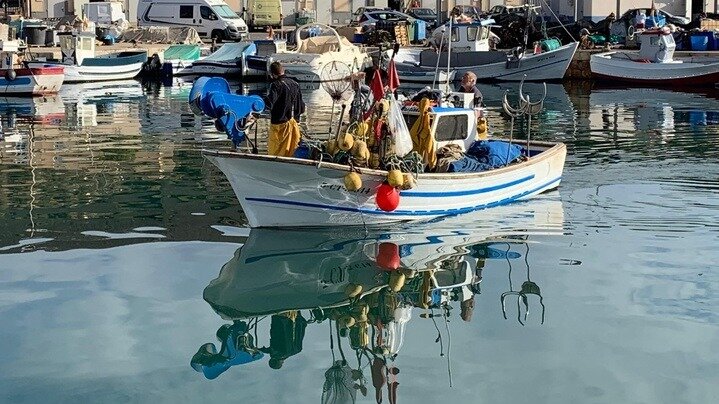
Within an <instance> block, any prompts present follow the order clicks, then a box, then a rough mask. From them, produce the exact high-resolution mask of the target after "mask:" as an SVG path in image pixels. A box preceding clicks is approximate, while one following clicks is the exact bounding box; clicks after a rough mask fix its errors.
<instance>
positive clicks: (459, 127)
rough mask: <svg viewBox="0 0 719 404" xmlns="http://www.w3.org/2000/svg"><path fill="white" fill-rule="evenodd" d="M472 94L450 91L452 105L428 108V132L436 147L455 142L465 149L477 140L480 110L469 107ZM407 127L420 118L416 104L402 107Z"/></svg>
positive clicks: (410, 126)
mask: <svg viewBox="0 0 719 404" xmlns="http://www.w3.org/2000/svg"><path fill="white" fill-rule="evenodd" d="M473 97H474V94H468V93H450V96H449V98H450V100H451V101H452V102H453V104H454V105H457V106H459V107H454V106H444V105H442V106H433V107H432V108H430V133H431V134H432V138H434V141H435V146H436V149H439V148H441V147H443V146H446V145H448V144H456V145H459V146H461V147H462V149H463V150H467V149H468V148H469V146H470V145H471V144H472V143H474V142H475V141H476V140H477V136H478V135H477V119H478V118H481V117H482V115H483V114H482V113H481V110H479V109H475V108H472V107H470V106H471V104H472V102H473ZM402 114H403V115H404V119H405V122H407V127H408V128H410V129H411V128H412V125H414V123H415V121H417V119H419V118H420V112H419V107H418V105H409V106H404V107H403V108H402Z"/></svg>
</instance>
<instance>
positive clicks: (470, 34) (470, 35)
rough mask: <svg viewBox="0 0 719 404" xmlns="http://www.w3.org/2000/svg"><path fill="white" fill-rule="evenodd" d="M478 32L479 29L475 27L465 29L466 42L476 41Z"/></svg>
mask: <svg viewBox="0 0 719 404" xmlns="http://www.w3.org/2000/svg"><path fill="white" fill-rule="evenodd" d="M478 31H479V28H477V27H467V40H468V41H476V40H477V32H478Z"/></svg>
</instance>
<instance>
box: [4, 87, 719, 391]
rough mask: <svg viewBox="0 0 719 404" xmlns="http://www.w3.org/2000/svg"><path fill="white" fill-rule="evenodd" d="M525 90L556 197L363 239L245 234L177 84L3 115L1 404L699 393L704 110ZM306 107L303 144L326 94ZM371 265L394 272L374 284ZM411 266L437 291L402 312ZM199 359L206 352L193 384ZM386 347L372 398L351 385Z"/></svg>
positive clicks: (706, 304)
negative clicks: (551, 148)
mask: <svg viewBox="0 0 719 404" xmlns="http://www.w3.org/2000/svg"><path fill="white" fill-rule="evenodd" d="M506 89H509V90H511V92H510V98H512V95H513V94H514V92H515V91H516V86H515V85H502V86H481V90H482V91H483V93H484V95H485V99H486V102H487V104H488V108H489V110H490V113H491V118H490V125H491V128H492V131H493V132H495V133H499V132H502V131H506V130H509V129H510V127H511V126H512V122H511V121H510V120H509V119H508V118H506V117H502V116H501V115H500V108H501V100H500V98H501V97H502V95H503V94H504V91H505V90H506ZM244 90H245V91H262V89H261V88H245V89H244ZM527 91H529V92H530V93H531V94H533V98H534V94H538V93H539V92H540V91H541V88H540V87H539V86H536V85H535V86H528V88H527ZM548 91H549V94H548V97H547V101H546V103H545V110H544V112H543V113H542V114H541V115H540V116H538V117H537V118H536V119H535V120H534V124H533V125H534V131H533V135H532V136H533V137H535V138H537V139H542V140H561V141H563V142H565V143H566V144H567V146H568V150H569V156H568V159H567V163H566V167H565V172H564V178H563V180H562V184H561V186H560V188H559V190H558V191H555V192H551V193H548V194H546V195H542V196H541V197H540V198H537V200H533V201H529V202H524V203H518V204H515V205H509V206H506V207H501V208H497V209H491V210H488V211H485V212H477V213H476V214H472V215H469V216H460V217H455V218H449V219H447V220H442V221H438V222H435V223H430V224H423V225H420V226H408V227H398V228H392V229H386V230H381V231H373V232H364V231H361V230H338V231H332V232H323V231H312V232H309V231H308V232H301V233H297V232H293V231H270V230H261V231H257V230H253V231H250V230H249V229H247V227H246V220H245V218H244V216H243V214H242V211H241V209H240V208H239V205H238V203H237V200H236V198H235V196H234V194H233V193H232V191H231V189H230V187H229V184H228V183H227V181H226V180H225V179H224V177H223V176H222V174H221V173H220V172H219V171H218V170H216V169H215V168H214V167H213V166H211V165H210V164H208V163H207V162H206V161H204V160H203V159H202V157H201V155H200V150H201V149H203V148H211V147H227V141H226V140H225V139H224V135H223V134H219V133H217V132H216V131H215V130H214V127H213V125H212V122H209V121H206V120H202V119H199V118H196V117H194V116H193V115H192V114H191V112H190V110H189V108H188V107H187V104H186V98H187V95H188V93H189V87H188V86H174V87H157V86H153V87H143V86H142V85H141V84H139V83H137V82H134V81H131V82H119V83H113V84H111V85H72V86H65V87H64V88H63V90H62V92H61V93H60V94H59V95H57V96H53V97H46V98H34V99H17V98H5V99H3V102H2V103H0V122H1V123H2V140H1V141H0V220H2V223H3V230H2V231H1V232H0V253H1V254H0V321H1V323H2V327H0V339H1V340H2V341H3V344H2V346H3V349H2V351H0V360H1V361H2V362H3V363H4V365H5V371H4V372H2V375H0V401H3V402H33V403H34V402H39V401H50V402H79V401H87V402H177V401H183V402H200V401H202V402H208V401H227V400H234V401H237V400H241V401H243V402H319V401H322V400H323V399H324V400H325V402H343V401H342V400H345V399H347V400H349V401H350V402H351V400H352V399H355V400H357V401H360V402H372V401H376V397H377V394H380V395H381V396H382V397H383V399H384V400H385V402H387V400H389V398H388V394H389V387H391V383H393V382H397V383H398V385H396V395H397V398H398V401H402V402H427V403H433V402H438V401H448V400H451V401H456V402H477V401H486V402H500V401H503V402H511V403H530V402H532V403H536V402H542V403H556V402H597V403H614V402H626V403H656V402H665V403H684V402H686V403H705V402H713V401H715V400H716V397H717V396H719V387H717V383H716V381H717V380H718V379H719V371H717V369H719V353H718V352H719V349H718V348H719V333H718V331H719V327H718V325H719V317H718V316H717V312H719V310H718V309H719V284H718V281H719V276H718V275H717V272H716V269H715V265H714V263H715V262H716V261H717V259H719V253H717V252H716V245H717V241H718V238H719V237H718V236H719V229H718V228H717V227H718V226H717V223H719V204H718V203H717V202H716V201H717V191H718V190H719V180H718V179H719V168H717V167H719V165H717V160H718V159H719V148H718V145H719V142H718V141H717V140H716V139H717V134H718V133H719V131H718V128H719V100H718V99H717V97H718V96H717V94H695V93H690V92H682V91H668V90H652V89H627V90H616V89H592V88H588V87H587V86H582V85H576V84H568V85H557V84H552V85H548ZM306 99H307V101H308V104H309V105H310V108H308V110H309V112H310V120H309V122H310V126H311V128H312V129H313V130H314V131H326V130H327V129H326V128H328V126H327V124H328V118H329V117H330V116H332V103H331V99H330V98H329V97H328V96H327V94H326V93H324V92H323V91H322V90H321V89H319V90H307V92H306ZM335 111H337V109H336V110H335ZM514 126H515V127H518V123H517V122H515V123H514ZM517 133H518V132H517ZM517 136H520V135H519V134H517ZM394 248H396V250H394ZM387 251H390V252H393V251H396V252H397V254H398V255H399V256H400V257H401V260H402V261H401V262H402V266H403V267H404V268H405V270H406V271H407V272H406V276H405V286H404V287H403V288H402V289H401V290H400V293H398V294H393V293H390V292H389V290H390V288H391V287H392V286H393V285H394V286H397V275H396V274H395V272H388V271H386V270H385V269H386V268H384V267H383V265H385V266H386V259H387V257H388V255H387ZM389 257H390V258H393V255H392V254H389ZM410 269H412V270H413V271H409V270H410ZM430 273H431V274H434V277H435V280H433V281H432V282H434V283H431V285H434V286H435V287H440V288H441V289H443V290H444V292H443V293H437V294H436V295H435V298H436V299H438V300H436V301H437V302H438V303H436V305H428V306H432V307H428V308H422V307H421V304H417V302H419V301H420V300H421V296H422V295H421V292H422V290H423V289H422V285H423V283H422V282H421V281H423V280H425V277H427V276H428V275H426V274H430ZM393 274H395V275H393ZM392 277H394V278H392ZM391 278H392V279H391ZM427 279H429V278H427ZM527 282H529V283H527ZM348 284H352V287H355V286H356V285H362V290H363V292H362V293H363V294H364V297H363V298H362V299H363V300H362V301H364V302H367V304H368V306H371V307H373V308H374V309H375V311H376V313H377V314H376V315H375V313H373V314H372V315H370V316H368V317H369V320H371V322H373V325H372V327H369V328H368V329H374V330H375V335H374V336H371V333H370V338H369V340H370V341H368V343H367V347H368V348H367V349H362V348H357V347H356V340H357V339H356V338H354V337H353V336H352V335H351V334H350V335H348V336H346V337H338V332H339V331H338V329H337V326H336V325H337V322H336V321H335V320H334V319H333V317H334V318H342V317H343V316H346V315H351V314H352V313H354V312H353V311H352V310H355V311H356V310H357V308H356V306H357V302H350V301H349V300H348V299H347V296H346V293H347V292H346V290H347V286H348ZM425 285H426V284H425ZM523 286H524V289H522V287H523ZM521 291H524V292H525V294H524V296H525V297H526V298H527V306H526V307H528V308H529V313H528V314H527V317H526V319H525V317H524V316H525V313H526V308H525V305H524V303H523V301H522V295H521V294H518V292H521ZM526 292H531V293H526ZM535 292H538V293H539V294H540V295H541V302H540V297H539V296H538V295H537V294H536V293H535ZM503 294H504V295H505V305H504V310H503V305H502V301H501V296H502V295H503ZM398 296H399V300H400V302H399V303H398ZM437 296H439V297H437ZM442 296H443V297H442ZM413 299H414V300H413ZM471 300H473V306H472V307H473V309H472V310H469V309H468V308H469V307H470V306H471V304H470V303H469V302H470V301H471ZM380 302H381V303H380ZM413 302H414V303H413ZM410 303H411V304H410ZM542 304H543V305H544V309H542ZM410 306H411V307H412V308H409V307H410ZM415 306H420V307H415ZM434 306H436V307H434ZM317 307H324V308H325V309H324V310H321V311H317V310H314V311H313V310H311V309H316V308H317ZM398 307H402V309H401V310H399V311H395V310H390V309H391V308H395V309H396V308H398ZM380 309H381V310H380ZM293 310H299V312H300V313H301V314H300V315H301V316H302V317H303V318H304V319H305V320H307V324H306V327H304V328H303V329H304V338H303V339H302V343H301V351H300V352H297V353H295V354H293V355H291V356H289V357H287V358H285V359H284V361H283V362H282V366H281V368H279V369H273V368H272V367H271V366H270V359H272V356H273V355H272V353H273V352H274V357H275V358H277V357H279V356H282V355H279V356H278V353H277V352H278V351H277V350H276V349H275V350H273V349H269V348H271V345H272V341H270V334H271V333H272V332H271V330H270V328H271V323H272V321H273V320H274V321H275V322H276V323H277V324H278V326H277V327H275V328H276V331H275V334H277V332H278V331H277V330H280V329H281V328H279V327H280V326H281V325H283V324H286V320H284V319H282V318H280V317H281V316H279V317H278V315H277V314H278V313H280V312H284V313H286V312H287V311H293ZM390 313H391V315H390ZM468 313H469V314H471V315H468ZM273 315H274V316H273ZM505 316H506V318H505ZM285 318H287V315H285ZM294 319H295V320H294V323H293V324H298V323H297V317H296V316H295V317H294ZM346 320H347V318H346V317H344V319H343V320H341V321H344V322H345V324H346ZM243 322H244V325H243V324H242V323H243ZM300 323H302V321H300ZM400 325H401V327H400ZM231 326H232V327H231ZM295 326H296V325H295ZM243 327H247V328H249V335H251V336H252V338H251V340H252V341H251V342H252V343H251V344H249V345H248V344H247V341H248V339H247V338H243V339H242V340H243V341H244V343H245V345H243V346H250V347H251V348H246V349H247V350H248V351H249V352H252V353H253V355H254V356H252V355H250V357H251V359H253V360H252V361H250V362H248V363H244V364H240V363H239V362H242V357H241V356H237V355H235V356H233V358H234V359H233V360H234V361H235V362H238V363H236V364H232V366H229V365H230V364H231V363H230V362H232V360H227V359H228V358H227V356H229V355H225V358H224V359H223V358H222V356H223V355H222V352H221V348H222V342H221V341H220V340H218V337H217V334H219V335H220V337H227V336H228V335H235V336H239V335H243V333H242V330H243V329H244V328H243ZM296 327H300V326H296ZM391 327H394V329H395V331H393V334H392V335H394V336H396V335H398V333H399V331H398V330H399V329H400V328H403V330H404V331H403V332H402V334H403V338H401V339H400V340H401V344H399V341H398V340H397V339H396V338H395V339H394V340H392V341H391V342H392V343H389V342H390V341H388V338H386V337H387V336H388V335H389V334H386V333H387V332H388V331H387V330H388V329H389V328H391ZM301 328H302V327H301ZM289 329H292V330H298V329H299V328H292V327H290V328H285V333H284V334H282V333H280V334H281V335H284V336H285V337H286V336H287V331H286V330H289ZM379 330H381V332H380V331H379ZM218 331H219V332H218ZM233 333H234V334H233ZM380 333H385V334H383V335H385V338H380V339H378V335H379V334H380ZM353 338H354V341H353ZM292 341H294V345H295V346H294V348H292V349H289V350H287V349H286V350H285V351H286V352H290V351H297V341H298V340H297V339H294V340H292ZM207 343H213V344H214V345H215V348H216V349H217V350H218V351H220V352H218V356H214V357H213V356H211V355H204V358H205V363H206V365H205V366H206V368H207V369H210V370H209V371H207V372H204V371H203V368H202V366H196V367H197V368H198V369H199V370H200V371H199V372H198V371H197V370H195V369H193V367H191V366H190V362H191V360H192V358H193V356H195V354H196V353H197V352H198V350H199V349H200V348H201V347H202V346H203V345H204V346H205V347H207V346H206V345H205V344H207ZM353 345H355V346H354V347H353ZM378 346H379V347H380V349H379V350H377V349H376V348H377V347H378ZM383 346H384V347H390V348H391V349H389V348H388V351H387V352H384V351H382V349H381V348H382V347H383ZM263 347H264V348H268V349H265V351H266V352H262V351H254V348H257V349H260V348H263ZM276 347H277V346H276V344H275V348H276ZM258 352H259V353H258ZM260 353H261V355H260ZM358 353H359V357H358ZM385 353H386V354H387V355H386V357H387V359H386V363H385V364H384V366H385V377H386V378H387V380H388V381H389V383H390V385H388V384H387V383H386V381H385V382H384V383H382V384H381V385H380V383H379V382H382V380H380V381H379V382H377V380H378V379H377V378H375V380H373V377H372V369H373V366H375V367H376V368H381V366H380V365H381V363H380V364H378V363H377V360H376V359H377V358H384V357H385V355H384V354H385ZM395 354H396V356H395ZM200 357H203V356H202V355H201V356H200ZM343 357H344V359H345V361H346V362H341V361H342V358H343ZM390 357H393V359H389V358H390ZM197 358H198V357H196V359H197ZM223 360H225V362H223ZM195 362H197V361H195ZM207 364H209V365H207ZM272 365H273V367H277V361H273V362H272ZM393 368H396V369H399V372H398V373H397V374H396V375H395V374H391V372H394V371H393V370H392V369H393ZM219 370H222V372H219ZM353 371H354V372H353ZM218 372H219V373H218ZM377 374H378V373H377V372H375V376H376V375H377ZM208 376H209V377H214V378H213V379H211V380H210V379H208ZM373 382H375V383H376V384H377V385H378V386H377V387H375V385H374V384H373ZM365 389H366V396H364V395H363V392H364V391H365ZM323 390H324V395H323ZM377 391H379V393H378V392H377Z"/></svg>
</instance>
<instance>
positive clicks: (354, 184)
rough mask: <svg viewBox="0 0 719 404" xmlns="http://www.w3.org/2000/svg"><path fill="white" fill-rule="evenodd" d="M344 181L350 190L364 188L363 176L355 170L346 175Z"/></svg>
mask: <svg viewBox="0 0 719 404" xmlns="http://www.w3.org/2000/svg"><path fill="white" fill-rule="evenodd" d="M344 183H345V188H347V190H348V191H350V192H355V191H358V190H359V189H360V188H362V178H361V177H360V176H359V174H357V173H356V172H354V171H353V172H350V173H347V175H345V178H344Z"/></svg>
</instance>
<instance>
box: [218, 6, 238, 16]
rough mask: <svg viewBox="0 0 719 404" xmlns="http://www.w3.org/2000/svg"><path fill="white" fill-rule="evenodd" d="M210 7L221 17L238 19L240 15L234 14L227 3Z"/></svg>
mask: <svg viewBox="0 0 719 404" xmlns="http://www.w3.org/2000/svg"><path fill="white" fill-rule="evenodd" d="M212 9H213V10H214V11H215V12H216V13H217V15H219V16H220V17H221V18H229V19H239V18H240V16H238V15H237V14H235V12H234V11H232V9H231V8H230V7H229V6H227V5H221V6H212Z"/></svg>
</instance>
